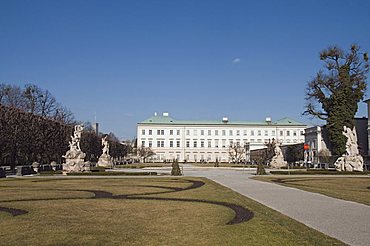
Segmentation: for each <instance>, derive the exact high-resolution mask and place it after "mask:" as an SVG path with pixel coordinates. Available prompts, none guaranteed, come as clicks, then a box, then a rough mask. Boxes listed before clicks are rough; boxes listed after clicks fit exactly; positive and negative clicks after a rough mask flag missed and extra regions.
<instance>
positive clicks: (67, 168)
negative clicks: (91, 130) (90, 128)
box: [63, 125, 90, 174]
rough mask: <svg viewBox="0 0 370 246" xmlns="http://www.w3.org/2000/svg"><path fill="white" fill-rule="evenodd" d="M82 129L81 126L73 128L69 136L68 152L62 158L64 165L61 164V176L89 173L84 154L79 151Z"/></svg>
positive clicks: (88, 165)
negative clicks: (64, 160) (72, 173)
mask: <svg viewBox="0 0 370 246" xmlns="http://www.w3.org/2000/svg"><path fill="white" fill-rule="evenodd" d="M83 129H84V126H83V125H76V126H75V127H74V132H73V136H71V141H69V150H68V151H67V153H66V154H65V155H64V156H63V157H64V158H65V159H66V163H64V164H63V174H66V173H70V172H84V171H90V164H89V163H87V162H85V156H86V154H85V153H84V152H82V151H81V147H80V140H81V136H82V131H83Z"/></svg>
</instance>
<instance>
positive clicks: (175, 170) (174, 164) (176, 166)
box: [171, 160, 182, 176]
mask: <svg viewBox="0 0 370 246" xmlns="http://www.w3.org/2000/svg"><path fill="white" fill-rule="evenodd" d="M171 175H172V176H181V175H182V173H181V170H180V166H179V162H178V161H177V160H174V161H173V162H172V170H171Z"/></svg>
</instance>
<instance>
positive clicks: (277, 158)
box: [270, 139, 288, 168]
mask: <svg viewBox="0 0 370 246" xmlns="http://www.w3.org/2000/svg"><path fill="white" fill-rule="evenodd" d="M272 143H273V144H274V156H273V157H272V159H271V161H270V167H272V168H282V167H285V166H287V165H288V163H287V162H286V161H285V160H284V155H283V152H282V151H281V148H280V146H279V143H277V142H275V140H274V139H273V140H272Z"/></svg>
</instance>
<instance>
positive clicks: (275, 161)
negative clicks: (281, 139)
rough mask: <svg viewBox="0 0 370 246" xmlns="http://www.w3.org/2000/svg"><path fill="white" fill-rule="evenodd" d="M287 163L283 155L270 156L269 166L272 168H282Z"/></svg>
mask: <svg viewBox="0 0 370 246" xmlns="http://www.w3.org/2000/svg"><path fill="white" fill-rule="evenodd" d="M287 165H288V163H287V162H286V161H284V156H282V155H279V156H274V157H272V159H271V162H270V167H272V168H282V167H286V166H287Z"/></svg>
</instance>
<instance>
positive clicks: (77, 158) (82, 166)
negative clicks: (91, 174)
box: [63, 150, 90, 174]
mask: <svg viewBox="0 0 370 246" xmlns="http://www.w3.org/2000/svg"><path fill="white" fill-rule="evenodd" d="M85 155H86V154H85V153H84V152H82V151H81V150H68V151H67V153H66V154H65V155H64V156H63V157H64V158H66V163H64V164H63V174H66V173H77V172H86V171H90V163H88V162H85Z"/></svg>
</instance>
